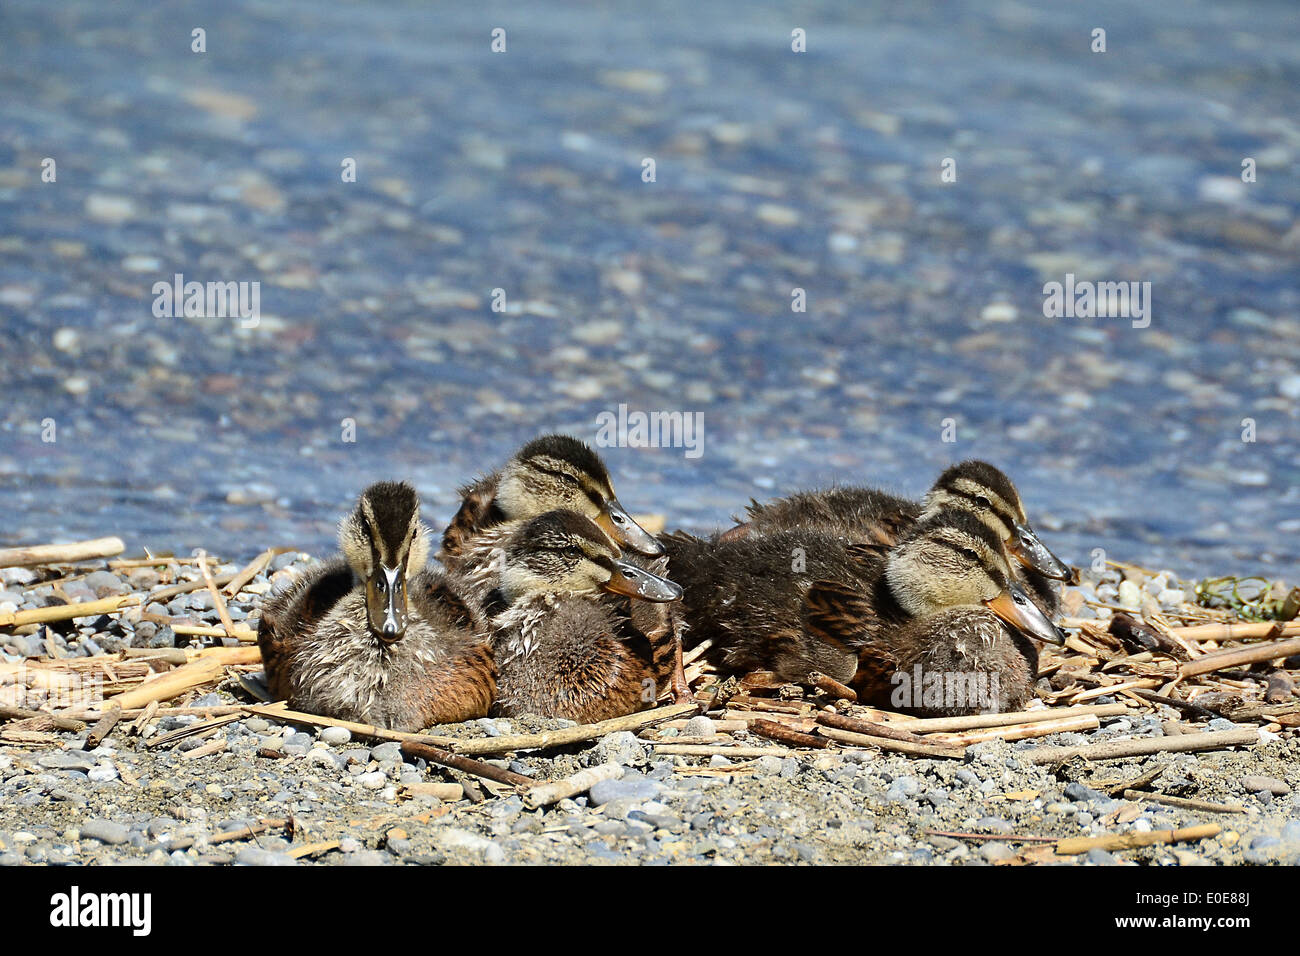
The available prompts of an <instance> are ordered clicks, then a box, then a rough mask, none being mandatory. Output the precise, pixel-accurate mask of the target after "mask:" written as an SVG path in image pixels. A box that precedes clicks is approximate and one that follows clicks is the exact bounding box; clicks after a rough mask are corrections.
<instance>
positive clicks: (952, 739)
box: [930, 714, 1101, 747]
mask: <svg viewBox="0 0 1300 956" xmlns="http://www.w3.org/2000/svg"><path fill="white" fill-rule="evenodd" d="M1100 726H1101V721H1100V720H1098V719H1097V715H1096V714H1079V715H1078V716H1077V717H1069V718H1067V719H1065V720H1041V721H1039V722H1038V723H1036V724H1011V725H1009V726H1007V727H990V728H988V729H986V730H974V731H968V732H967V733H964V734H951V735H949V734H936V735H935V736H934V737H932V738H930V739H931V740H933V741H934V742H935V743H939V742H940V741H942V742H943V743H946V744H950V745H952V746H954V747H968V746H970V745H971V744H978V743H982V742H983V741H985V740H1029V739H1031V738H1033V737H1048V736H1051V735H1052V734H1064V733H1070V732H1074V731H1087V730H1096V729H1097V728H1098V727H1100Z"/></svg>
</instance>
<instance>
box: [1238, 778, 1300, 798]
mask: <svg viewBox="0 0 1300 956" xmlns="http://www.w3.org/2000/svg"><path fill="white" fill-rule="evenodd" d="M1241 785H1242V786H1243V787H1245V788H1246V789H1247V790H1249V791H1250V792H1251V793H1271V794H1273V796H1275V797H1284V796H1286V795H1287V794H1288V793H1290V792H1291V787H1290V786H1289V785H1288V784H1286V783H1284V782H1282V781H1281V780H1278V779H1277V778H1276V777H1263V776H1258V775H1255V774H1251V775H1248V776H1245V777H1242V778H1241Z"/></svg>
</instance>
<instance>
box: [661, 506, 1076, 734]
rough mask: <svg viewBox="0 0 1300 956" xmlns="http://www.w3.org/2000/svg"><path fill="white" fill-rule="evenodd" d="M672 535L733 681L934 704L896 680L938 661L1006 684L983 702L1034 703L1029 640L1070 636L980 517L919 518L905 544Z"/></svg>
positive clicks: (717, 656)
mask: <svg viewBox="0 0 1300 956" xmlns="http://www.w3.org/2000/svg"><path fill="white" fill-rule="evenodd" d="M663 540H664V543H665V545H666V546H667V548H668V553H669V568H670V573H671V574H672V575H673V576H674V577H675V578H677V579H678V580H680V581H682V582H683V584H684V586H685V595H684V598H683V613H684V616H685V618H686V623H687V624H688V626H689V628H690V632H691V634H692V635H693V636H694V637H696V638H699V639H704V638H709V639H711V640H712V642H713V646H712V649H711V651H710V655H711V659H712V661H713V663H714V664H715V666H718V667H719V669H721V670H722V671H724V672H731V673H744V672H746V671H749V670H760V669H761V670H772V671H775V672H776V673H777V675H778V676H780V677H781V678H782V679H785V680H794V681H799V680H804V679H806V678H807V676H808V674H809V673H810V672H812V671H821V672H822V673H825V674H828V675H829V676H831V677H834V678H835V679H837V680H840V681H842V682H844V683H848V684H850V685H851V686H853V687H854V688H855V689H857V690H858V691H859V695H860V697H861V699H863V700H871V701H873V702H880V703H883V704H885V705H886V706H888V705H889V704H890V703H894V705H895V706H900V707H902V706H906V707H907V708H908V709H921V708H919V707H915V705H913V704H911V703H909V702H903V703H898V702H895V701H891V697H892V696H893V695H892V690H893V689H895V678H896V675H897V674H899V673H901V672H903V671H910V669H914V668H915V666H916V665H917V664H924V665H925V668H926V670H927V671H929V670H933V671H935V672H936V673H949V672H951V673H961V674H967V673H976V674H984V675H987V676H988V677H992V676H993V675H996V676H997V679H998V680H997V683H998V685H999V688H998V690H997V692H996V693H994V694H991V695H988V696H989V697H990V698H991V699H982V700H980V701H978V702H977V703H978V706H982V707H996V708H999V709H1006V708H1009V707H1013V706H1017V705H1019V704H1021V703H1023V702H1024V701H1025V700H1027V699H1028V695H1029V693H1030V691H1031V689H1032V684H1033V681H1034V679H1035V677H1036V670H1037V653H1036V650H1035V648H1034V645H1033V644H1032V643H1030V642H1028V641H1026V640H1025V637H1033V638H1036V639H1038V640H1044V641H1050V642H1052V643H1058V644H1059V643H1062V642H1063V640H1064V638H1063V636H1062V635H1061V633H1060V631H1058V630H1057V629H1056V627H1055V626H1054V625H1053V624H1052V623H1051V622H1050V621H1049V620H1048V619H1047V617H1046V616H1045V615H1044V613H1043V612H1042V610H1041V609H1040V608H1039V607H1038V606H1037V605H1036V604H1035V603H1034V602H1033V601H1032V600H1030V598H1029V597H1028V595H1027V594H1026V593H1025V591H1024V589H1023V588H1022V587H1021V585H1020V584H1019V583H1018V582H1016V581H1015V579H1014V578H1013V576H1012V573H1011V568H1010V565H1009V563H1008V559H1007V557H1006V553H1005V544H1004V542H1003V540H1002V538H1001V537H1000V536H999V534H998V533H997V532H995V531H993V530H992V529H991V528H989V526H988V525H987V524H985V523H984V522H983V521H981V520H979V519H978V518H976V517H975V516H974V515H972V514H970V513H969V512H966V511H959V510H944V511H939V512H937V513H936V514H934V515H932V516H929V517H927V518H924V519H922V520H920V521H918V522H917V523H916V525H915V526H914V528H913V529H912V531H911V533H910V534H909V536H908V537H907V538H906V539H904V541H902V542H901V543H899V544H898V545H897V546H895V547H894V548H887V547H886V546H884V545H883V544H879V543H873V544H861V543H848V542H847V541H846V540H845V539H844V538H843V537H841V536H839V535H836V534H832V533H829V532H827V531H826V530H824V529H819V528H807V529H798V530H791V529H778V530H774V531H771V532H766V533H760V534H755V535H750V536H746V537H743V538H731V539H728V540H721V539H720V538H715V539H713V540H704V539H699V538H692V537H691V536H688V535H682V534H680V533H678V534H675V535H670V536H666V537H665V538H664V539H663ZM957 665H961V666H960V667H959V666H957ZM987 683H989V682H988V681H986V684H987ZM953 706H954V708H955V712H970V710H971V709H972V708H973V707H974V706H975V705H973V704H961V703H959V704H955V705H953ZM940 707H942V704H941V705H940Z"/></svg>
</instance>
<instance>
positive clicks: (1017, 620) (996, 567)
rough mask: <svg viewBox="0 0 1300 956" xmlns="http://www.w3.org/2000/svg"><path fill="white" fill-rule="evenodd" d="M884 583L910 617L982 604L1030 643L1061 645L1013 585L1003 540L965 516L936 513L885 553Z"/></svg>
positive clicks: (1053, 630) (1050, 626) (1057, 635)
mask: <svg viewBox="0 0 1300 956" xmlns="http://www.w3.org/2000/svg"><path fill="white" fill-rule="evenodd" d="M885 581H886V583H887V584H888V586H889V590H890V591H891V592H892V593H893V595H894V597H895V599H896V600H897V601H898V603H899V604H900V605H901V606H902V608H903V610H904V611H906V612H907V613H908V614H910V615H911V616H912V617H915V618H924V617H929V616H930V615H933V614H937V613H939V612H940V611H944V610H947V609H949V608H953V607H960V606H963V605H980V604H982V605H984V606H985V607H987V608H988V609H989V610H990V611H992V612H993V613H994V614H996V615H997V616H998V617H1000V618H1001V619H1002V620H1003V621H1005V622H1006V623H1007V624H1008V625H1010V626H1011V627H1012V628H1015V629H1016V630H1018V631H1020V632H1021V633H1023V634H1026V635H1028V636H1029V637H1036V638H1038V639H1039V640H1043V641H1048V642H1050V643H1052V644H1062V643H1064V642H1065V637H1064V635H1062V634H1061V632H1060V631H1059V630H1058V629H1057V627H1056V625H1054V624H1053V623H1052V622H1051V621H1050V620H1048V618H1047V616H1046V615H1045V614H1044V613H1043V612H1042V610H1041V609H1040V608H1039V607H1038V605H1036V604H1035V603H1034V602H1033V601H1032V600H1030V598H1029V595H1028V594H1026V593H1025V591H1024V589H1023V588H1022V587H1021V586H1020V585H1019V584H1018V583H1017V582H1016V580H1015V578H1014V576H1013V575H1012V572H1011V566H1010V564H1009V562H1008V558H1007V555H1006V551H1005V545H1004V543H1003V541H1002V539H1001V538H999V537H998V534H997V533H996V532H995V531H993V530H992V529H991V528H990V527H989V526H988V525H987V524H985V523H984V522H983V521H981V520H980V519H979V518H977V517H975V516H974V515H972V514H971V513H970V512H968V511H959V510H951V511H940V512H938V513H937V514H935V515H932V516H931V517H928V518H924V519H922V520H921V521H920V522H919V523H918V524H917V526H916V528H915V529H914V530H913V532H912V534H911V535H909V536H908V537H907V538H906V539H905V540H904V541H902V542H900V543H899V544H898V545H897V546H896V547H895V548H894V549H893V550H892V551H890V553H889V559H888V561H887V563H886V565H885Z"/></svg>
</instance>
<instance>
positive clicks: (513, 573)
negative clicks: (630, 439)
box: [468, 510, 681, 723]
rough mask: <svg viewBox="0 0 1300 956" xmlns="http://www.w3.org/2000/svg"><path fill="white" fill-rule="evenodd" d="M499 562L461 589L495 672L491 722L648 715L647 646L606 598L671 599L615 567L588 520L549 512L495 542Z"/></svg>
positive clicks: (609, 544) (666, 591)
mask: <svg viewBox="0 0 1300 956" xmlns="http://www.w3.org/2000/svg"><path fill="white" fill-rule="evenodd" d="M500 547H501V559H500V561H499V563H497V564H495V565H490V566H489V570H488V572H487V573H482V574H479V575H476V577H475V580H473V581H471V582H469V585H468V586H469V588H470V590H471V592H472V593H474V594H475V595H476V596H477V598H478V600H479V601H480V604H481V607H482V610H483V613H484V615H485V616H486V617H487V620H488V633H489V634H490V635H491V638H492V646H493V650H494V653H495V656H496V663H497V675H498V676H497V700H496V703H495V704H494V705H493V708H492V711H493V713H494V714H496V715H499V716H505V717H509V716H514V715H517V714H526V713H527V714H536V715H538V716H542V717H565V718H568V719H569V720H576V721H580V722H583V723H588V722H592V721H597V720H605V719H606V718H609V717H617V716H620V715H623V714H629V713H632V712H634V711H637V710H641V709H643V708H645V707H647V706H653V704H654V702H655V699H656V697H657V696H658V695H657V687H658V686H659V684H660V681H661V679H662V676H664V675H662V674H661V673H660V671H659V669H658V668H657V667H656V661H655V659H654V654H653V651H652V648H651V646H650V642H649V640H647V638H646V636H645V635H644V634H643V633H641V631H639V630H638V629H637V628H636V627H635V626H634V625H633V623H632V621H631V620H630V619H629V617H628V616H627V614H626V613H624V611H623V609H622V608H621V607H620V602H616V601H613V600H608V599H607V597H606V596H607V595H608V594H616V595H623V596H626V597H629V598H632V599H634V600H633V604H634V605H635V604H637V603H640V602H641V601H650V602H666V601H674V600H676V599H678V598H679V597H680V596H681V589H680V588H679V587H677V585H675V584H673V583H672V582H671V581H668V580H666V579H664V578H662V577H659V576H658V575H654V574H651V573H649V572H647V571H645V570H643V569H641V568H638V567H636V566H635V565H633V564H630V563H628V562H627V561H625V560H623V559H622V558H621V555H620V552H619V549H618V547H617V546H616V545H615V544H614V542H613V541H612V540H611V539H610V537H609V536H608V535H606V534H605V533H604V531H602V530H601V529H600V528H599V527H598V526H597V525H596V524H595V523H594V522H593V521H591V519H589V518H587V517H586V516H584V515H580V514H578V513H577V512H573V511H565V510H559V511H551V512H548V513H546V514H543V515H539V516H537V517H535V518H531V519H529V520H527V521H525V522H522V523H520V524H518V525H516V526H515V527H514V529H513V530H512V531H511V532H510V533H509V534H508V535H506V536H504V537H503V538H502V539H501V542H500Z"/></svg>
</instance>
